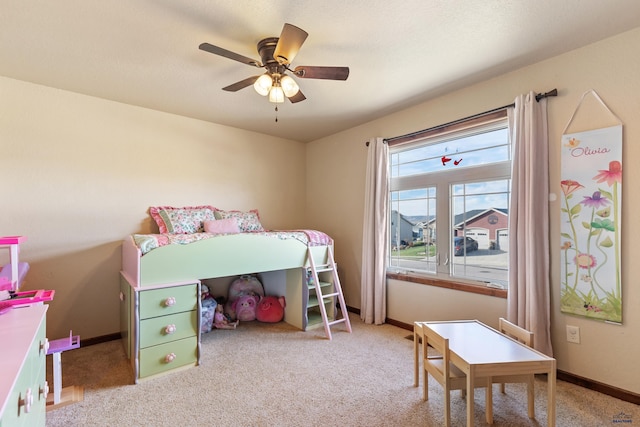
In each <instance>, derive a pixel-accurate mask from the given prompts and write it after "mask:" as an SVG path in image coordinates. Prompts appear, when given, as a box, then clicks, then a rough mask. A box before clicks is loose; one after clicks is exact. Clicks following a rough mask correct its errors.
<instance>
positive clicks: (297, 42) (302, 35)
mask: <svg viewBox="0 0 640 427" xmlns="http://www.w3.org/2000/svg"><path fill="white" fill-rule="evenodd" d="M308 35H309V34H307V32H306V31H304V30H302V29H301V28H298V27H296V26H295V25H291V24H284V27H283V28H282V32H281V33H280V37H268V38H266V39H263V40H260V41H259V42H258V54H259V55H260V59H261V62H260V61H257V60H255V59H252V58H248V57H246V56H243V55H240V54H237V53H235V52H231V51H229V50H227V49H223V48H221V47H218V46H214V45H212V44H209V43H202V44H201V45H200V49H201V50H204V51H206V52H209V53H213V54H215V55H220V56H224V57H225V58H229V59H233V60H234V61H238V62H242V63H243V64H247V65H251V66H253V67H257V68H264V69H266V70H267V71H266V73H264V74H262V75H259V76H252V77H248V78H246V79H244V80H240V81H239V82H236V83H233V84H231V85H229V86H226V87H223V88H222V90H226V91H228V92H236V91H238V90H240V89H244V88H245V87H248V86H251V85H253V87H254V88H255V90H256V92H258V93H259V94H260V95H263V96H267V95H269V101H270V102H273V103H276V104H277V103H282V102H284V98H285V97H286V98H288V99H289V101H291V102H292V103H295V102H300V101H304V100H305V99H307V98H306V97H305V96H304V94H303V93H302V92H301V91H300V88H299V87H298V84H297V82H296V81H295V80H294V79H293V78H292V77H291V76H290V75H289V74H287V72H289V73H290V74H291V75H293V76H296V77H300V78H306V79H327V80H347V77H349V67H326V66H321V67H318V66H308V65H299V66H297V67H295V68H294V69H291V68H290V66H291V62H292V61H293V58H295V56H296V55H297V54H298V51H299V50H300V47H301V46H302V44H303V43H304V41H305V40H306V38H307V36H308Z"/></svg>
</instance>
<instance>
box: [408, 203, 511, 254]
mask: <svg viewBox="0 0 640 427" xmlns="http://www.w3.org/2000/svg"><path fill="white" fill-rule="evenodd" d="M453 222H454V227H453V229H454V235H455V236H462V235H464V234H465V231H466V235H467V237H471V238H472V239H475V240H477V241H478V248H479V249H500V250H502V251H508V250H509V230H508V225H509V211H508V209H499V208H489V209H474V210H470V211H467V212H465V213H462V214H458V215H456V216H455V218H454V219H453ZM416 225H417V226H418V227H420V228H421V229H422V233H423V235H424V241H425V243H427V244H430V243H432V242H435V240H436V219H435V218H431V219H429V220H427V221H421V222H419V223H418V224H416Z"/></svg>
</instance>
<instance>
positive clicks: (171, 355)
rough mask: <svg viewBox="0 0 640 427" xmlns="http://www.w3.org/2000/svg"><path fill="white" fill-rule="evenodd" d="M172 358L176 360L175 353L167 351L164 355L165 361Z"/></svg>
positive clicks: (168, 361) (169, 361) (167, 361)
mask: <svg viewBox="0 0 640 427" xmlns="http://www.w3.org/2000/svg"><path fill="white" fill-rule="evenodd" d="M174 360H176V354H175V353H169V354H167V355H166V356H165V357H164V361H165V363H171V362H173V361H174Z"/></svg>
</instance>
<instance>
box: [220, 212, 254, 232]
mask: <svg viewBox="0 0 640 427" xmlns="http://www.w3.org/2000/svg"><path fill="white" fill-rule="evenodd" d="M215 215H216V219H229V218H235V219H236V221H237V222H238V228H239V229H240V231H241V232H242V233H246V232H251V231H264V228H262V224H261V223H260V214H259V213H258V210H257V209H253V210H250V211H249V212H242V211H223V210H216V211H215Z"/></svg>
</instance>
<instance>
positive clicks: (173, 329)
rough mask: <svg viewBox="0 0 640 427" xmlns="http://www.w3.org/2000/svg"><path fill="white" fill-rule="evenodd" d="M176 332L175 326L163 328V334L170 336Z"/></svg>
mask: <svg viewBox="0 0 640 427" xmlns="http://www.w3.org/2000/svg"><path fill="white" fill-rule="evenodd" d="M175 331H176V325H167V326H166V327H165V328H164V333H165V334H167V335H171V334H173V333H174V332H175Z"/></svg>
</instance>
